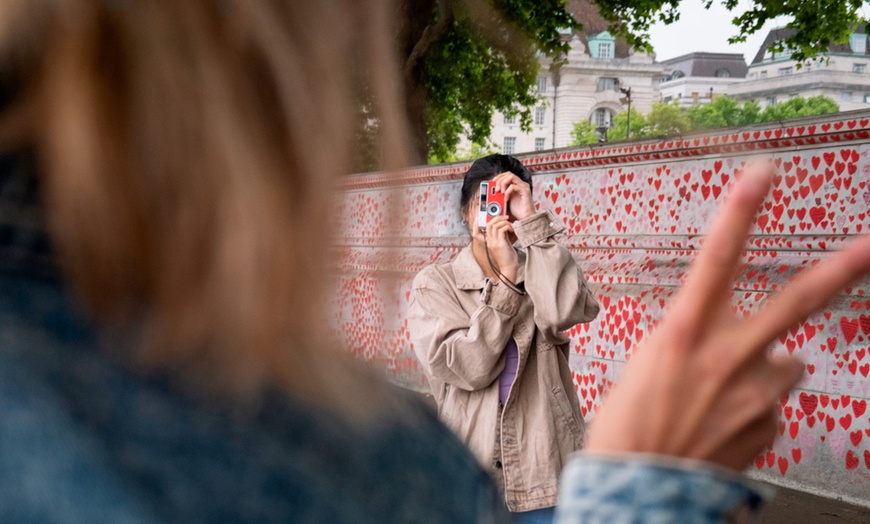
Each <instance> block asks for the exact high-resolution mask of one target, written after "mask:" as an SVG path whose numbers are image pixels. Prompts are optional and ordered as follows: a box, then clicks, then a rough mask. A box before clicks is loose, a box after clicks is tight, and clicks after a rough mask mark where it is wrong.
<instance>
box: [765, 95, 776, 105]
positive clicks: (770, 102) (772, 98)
mask: <svg viewBox="0 0 870 524" xmlns="http://www.w3.org/2000/svg"><path fill="white" fill-rule="evenodd" d="M775 103H776V97H775V96H769V97H767V105H769V106H772V105H773V104H775Z"/></svg>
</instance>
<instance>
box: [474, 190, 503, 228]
mask: <svg viewBox="0 0 870 524" xmlns="http://www.w3.org/2000/svg"><path fill="white" fill-rule="evenodd" d="M507 214H508V209H507V202H506V201H505V198H504V193H502V192H501V191H499V190H498V188H497V187H496V186H495V185H494V184H493V185H491V184H490V183H489V182H481V183H480V212H479V213H478V220H477V225H478V227H480V228H481V229H486V225H487V224H489V221H490V220H492V219H493V218H495V217H497V216H507Z"/></svg>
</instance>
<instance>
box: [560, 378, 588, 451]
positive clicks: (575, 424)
mask: <svg viewBox="0 0 870 524" xmlns="http://www.w3.org/2000/svg"><path fill="white" fill-rule="evenodd" d="M552 393H553V401H554V402H555V403H556V409H557V410H558V413H559V415H560V418H561V419H562V423H563V424H564V426H565V427H566V428H567V429H568V433H570V435H571V437H572V438H573V439H574V444H575V446H576V448H577V449H580V448H581V447H583V443H584V441H585V440H586V431H585V429H584V428H583V424H582V423H581V422H580V419H579V413H578V414H575V413H574V412H573V410H572V409H571V403H570V401H569V400H568V395H567V394H566V393H565V390H564V389H563V388H562V387H561V386H554V387H553V389H552Z"/></svg>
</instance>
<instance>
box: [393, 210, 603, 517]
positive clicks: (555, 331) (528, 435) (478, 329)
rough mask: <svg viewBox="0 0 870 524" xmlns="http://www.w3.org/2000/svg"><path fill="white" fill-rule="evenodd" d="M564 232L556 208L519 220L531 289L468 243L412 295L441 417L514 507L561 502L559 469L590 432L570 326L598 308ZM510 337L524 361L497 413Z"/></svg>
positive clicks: (426, 274)
mask: <svg viewBox="0 0 870 524" xmlns="http://www.w3.org/2000/svg"><path fill="white" fill-rule="evenodd" d="M561 229H562V227H561V225H560V224H559V223H558V221H557V219H556V217H555V216H554V215H553V214H552V213H550V212H549V211H543V212H540V213H536V214H535V215H532V216H531V217H527V218H526V219H524V220H521V221H518V222H516V223H515V224H514V231H515V232H516V235H517V238H518V240H517V244H515V246H514V247H515V248H517V249H518V256H519V261H520V267H519V271H518V278H517V280H518V283H524V286H525V290H526V295H525V296H521V295H519V294H517V293H515V292H514V291H511V290H510V289H509V288H508V287H507V286H505V285H504V284H498V283H497V282H493V281H491V280H489V279H487V278H486V277H485V276H484V274H483V271H482V270H481V268H480V266H479V265H478V263H477V261H476V260H475V258H474V255H473V253H472V251H471V246H468V247H466V248H465V249H464V250H463V251H462V252H460V253H459V255H457V256H456V258H455V259H454V260H453V261H452V262H450V263H448V264H439V265H432V266H429V267H427V268H425V269H424V270H423V271H421V272H420V274H419V275H417V277H416V278H415V279H414V284H413V290H412V293H411V303H410V306H409V327H410V331H411V342H412V344H413V347H414V351H415V352H416V354H417V356H418V357H419V359H420V362H421V364H422V366H423V369H424V371H425V372H426V376H427V378H428V379H429V385H430V387H431V389H432V394H433V395H434V396H435V400H436V402H437V404H438V412H439V416H440V417H441V419H442V420H443V421H444V422H445V423H446V424H447V425H448V426H449V427H450V428H451V429H452V430H453V431H454V432H456V433H457V434H458V435H459V437H460V438H461V439H462V440H463V441H464V442H465V443H466V444H467V445H468V446H469V447H470V448H471V450H472V452H474V454H475V455H476V456H477V457H478V459H479V460H480V461H481V463H482V464H483V465H484V467H486V468H487V469H488V470H489V471H490V472H491V473H492V474H493V475H494V476H496V479H497V480H498V481H499V482H498V484H500V485H503V488H504V495H505V500H506V501H507V505H508V509H510V510H511V511H529V510H533V509H538V508H545V507H550V506H554V505H555V504H556V499H557V497H558V485H559V474H560V473H561V471H562V467H563V466H564V465H565V463H566V462H567V460H568V455H569V454H570V453H572V452H574V451H576V450H578V449H580V448H581V447H582V446H583V442H584V439H585V429H584V424H583V418H582V416H581V414H580V404H579V402H578V399H577V395H576V394H575V390H574V385H573V383H572V381H571V371H570V369H569V368H568V351H569V348H568V341H569V339H568V336H567V335H565V333H564V331H565V330H566V329H569V328H571V327H572V326H574V325H575V324H577V323H580V322H589V321H591V320H592V319H593V318H595V316H596V315H597V314H598V309H599V307H598V303H597V302H596V301H595V299H594V298H593V297H592V294H591V293H590V291H589V288H588V287H587V284H586V279H585V278H584V277H583V272H582V271H581V270H580V267H578V266H577V263H576V262H575V261H574V259H573V258H572V257H571V254H570V253H569V252H568V250H567V249H565V248H564V247H563V246H561V245H559V244H558V243H556V241H555V240H553V235H555V234H556V233H558V232H559V231H561ZM511 336H513V337H514V339H515V340H516V344H517V348H518V351H519V366H518V368H517V376H516V379H515V381H514V383H513V385H512V387H511V390H510V393H509V395H508V398H507V400H506V401H505V405H504V408H503V410H502V415H501V419H500V420H499V409H498V405H499V399H498V389H499V384H498V377H499V374H500V373H501V371H502V369H504V365H505V359H506V356H505V353H506V352H505V347H506V345H507V342H508V339H509V338H510V337H511ZM499 423H500V424H501V461H500V464H496V463H495V461H494V459H493V456H494V452H495V440H496V425H497V424H499ZM499 466H500V467H499ZM498 476H502V477H501V478H499V477H498Z"/></svg>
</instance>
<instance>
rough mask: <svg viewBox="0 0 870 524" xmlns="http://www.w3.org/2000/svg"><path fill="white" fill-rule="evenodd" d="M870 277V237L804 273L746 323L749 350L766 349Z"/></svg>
mask: <svg viewBox="0 0 870 524" xmlns="http://www.w3.org/2000/svg"><path fill="white" fill-rule="evenodd" d="M868 273H870V235H865V236H863V237H861V238H859V239H857V240H855V241H853V242H851V243H850V244H849V245H848V246H846V248H845V249H843V250H842V251H840V252H838V253H837V254H835V255H833V256H832V257H831V258H829V259H828V260H826V261H824V262H822V263H820V264H818V265H817V266H815V267H813V268H811V269H808V270H806V271H804V272H803V273H801V274H800V275H799V276H798V277H797V278H796V279H795V280H794V281H793V282H792V283H791V284H790V285H789V286H788V287H786V288H785V289H783V290H782V291H780V292H779V293H777V294H776V295H774V296H773V298H772V299H770V302H769V303H768V304H766V306H765V307H764V308H763V309H762V310H761V311H760V312H759V313H758V314H757V315H755V316H753V317H751V318H750V319H748V321H747V324H746V325H747V329H746V333H747V336H749V337H750V339H749V341H748V342H749V344H748V345H747V346H746V347H747V348H748V349H750V350H751V349H753V348H755V349H756V350H757V349H758V348H766V347H767V346H768V345H769V344H770V343H771V342H772V341H773V340H774V339H775V338H776V337H778V336H779V335H780V334H782V333H783V332H785V331H786V330H788V329H790V328H791V327H792V326H794V325H795V324H797V323H799V322H802V321H804V320H806V318H807V317H809V316H810V315H811V314H812V313H813V312H815V311H817V310H819V309H821V308H823V307H824V306H826V305H827V304H828V302H830V300H831V299H832V298H833V297H834V296H836V295H837V294H838V293H839V292H840V290H842V289H843V288H844V287H846V286H847V285H849V284H850V283H851V282H853V281H854V280H856V279H858V278H859V277H861V276H864V275H867V274H868Z"/></svg>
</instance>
